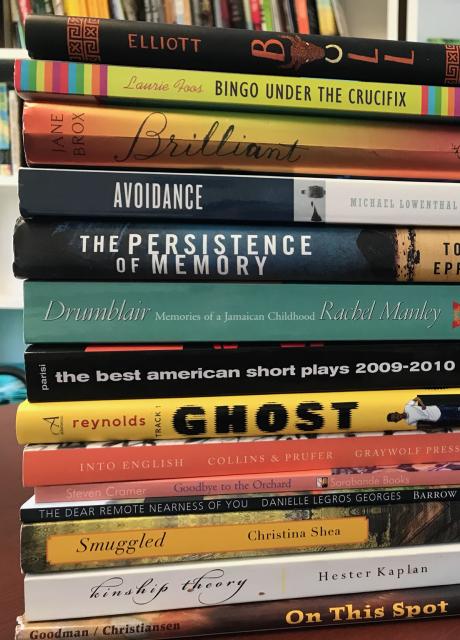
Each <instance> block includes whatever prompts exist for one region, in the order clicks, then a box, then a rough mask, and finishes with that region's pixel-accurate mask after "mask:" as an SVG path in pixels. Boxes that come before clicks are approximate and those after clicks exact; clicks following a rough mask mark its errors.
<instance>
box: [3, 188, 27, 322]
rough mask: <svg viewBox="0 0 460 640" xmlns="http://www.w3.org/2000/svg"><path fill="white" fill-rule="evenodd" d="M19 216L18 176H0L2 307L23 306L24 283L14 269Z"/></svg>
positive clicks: (13, 307) (18, 307) (15, 307)
mask: <svg viewBox="0 0 460 640" xmlns="http://www.w3.org/2000/svg"><path fill="white" fill-rule="evenodd" d="M18 216H19V201H18V178H17V176H0V309H20V308H22V283H21V281H19V280H16V278H15V277H14V276H13V271H12V264H13V229H14V224H15V222H16V219H17V218H18Z"/></svg>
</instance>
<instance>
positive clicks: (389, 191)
mask: <svg viewBox="0 0 460 640" xmlns="http://www.w3.org/2000/svg"><path fill="white" fill-rule="evenodd" d="M293 188H294V221H295V222H327V223H332V224H348V223H349V224H361V223H362V224H388V225H408V226H412V225H414V226H418V227H422V226H428V227H458V226H460V183H459V182H412V181H408V180H402V181H398V180H361V179H353V180H350V179H342V178H338V179H334V178H330V179H327V178H324V179H322V178H294V180H293Z"/></svg>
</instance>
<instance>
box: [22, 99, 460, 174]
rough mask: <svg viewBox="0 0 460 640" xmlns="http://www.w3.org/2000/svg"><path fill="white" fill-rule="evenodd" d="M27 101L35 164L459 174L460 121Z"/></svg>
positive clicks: (29, 151) (28, 143)
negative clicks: (265, 114) (268, 119)
mask: <svg viewBox="0 0 460 640" xmlns="http://www.w3.org/2000/svg"><path fill="white" fill-rule="evenodd" d="M271 124H272V126H270V127H267V125H266V119H265V118H263V117H261V116H260V114H255V113H226V112H210V111H193V110H187V111H181V110H176V109H174V110H173V109H171V110H169V109H168V110H165V111H161V110H158V111H150V110H145V109H126V108H115V107H113V108H108V107H100V106H86V105H76V106H74V105H61V104H48V103H28V104H26V105H25V109H24V146H25V153H26V157H27V161H28V163H29V164H30V165H32V166H34V165H51V166H52V165H59V166H66V165H83V166H94V167H120V168H124V167H137V168H146V169H147V168H164V169H173V168H174V169H191V168H193V169H213V170H215V169H222V170H237V171H238V170H244V171H256V172H258V173H263V172H283V173H290V174H305V173H307V174H325V175H343V174H344V173H345V174H346V175H358V176H376V177H379V178H381V177H393V178H414V179H415V178H419V179H443V180H459V179H460V144H458V127H456V126H450V125H444V124H442V125H438V124H428V123H425V122H424V123H421V124H417V123H406V122H404V123H400V122H383V121H373V120H353V119H339V118H336V119H334V118H319V117H318V118H307V117H303V116H284V115H276V116H275V115H273V116H271Z"/></svg>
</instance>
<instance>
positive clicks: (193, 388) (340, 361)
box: [24, 341, 460, 402]
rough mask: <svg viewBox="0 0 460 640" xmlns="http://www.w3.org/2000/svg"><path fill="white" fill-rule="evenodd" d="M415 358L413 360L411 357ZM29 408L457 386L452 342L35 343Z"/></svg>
mask: <svg viewBox="0 0 460 640" xmlns="http://www.w3.org/2000/svg"><path fill="white" fill-rule="evenodd" d="M414 354H416V355H414ZM24 360H25V367H26V375H27V398H28V400H29V401H30V402H56V401H66V400H71V401H75V400H118V399H120V400H121V399H123V398H148V397H149V396H152V395H155V396H156V397H158V398H168V397H174V396H176V397H180V396H182V394H183V393H184V385H187V392H188V393H189V394H190V395H191V396H219V395H229V394H231V395H237V394H238V393H241V392H242V391H244V393H245V394H250V393H256V394H257V393H259V394H260V393H264V394H267V393H302V392H308V393H310V392H312V391H351V390H355V389H356V390H370V389H404V388H411V387H414V388H416V387H421V388H423V387H428V386H429V385H430V384H432V383H433V377H435V379H436V384H437V385H438V386H439V387H455V386H456V385H457V384H458V383H459V377H460V374H459V371H460V343H457V342H437V341H436V342H428V341H423V342H420V343H406V342H371V343H368V342H348V343H346V342H336V343H333V342H330V343H311V344H310V343H279V344H274V343H268V344H261V343H253V344H250V343H242V344H220V343H218V344H209V343H207V344H201V345H200V344H190V343H185V344H170V345H167V344H165V345H161V344H150V345H148V344H147V345H65V344H63V345H44V346H42V345H33V346H31V347H28V348H27V349H26V351H25V354H24Z"/></svg>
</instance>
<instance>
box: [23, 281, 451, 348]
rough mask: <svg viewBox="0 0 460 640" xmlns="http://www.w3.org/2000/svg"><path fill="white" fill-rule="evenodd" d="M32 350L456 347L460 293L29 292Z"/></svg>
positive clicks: (346, 289) (264, 288)
mask: <svg viewBox="0 0 460 640" xmlns="http://www.w3.org/2000/svg"><path fill="white" fill-rule="evenodd" d="M24 297H25V304H24V327H25V329H24V330H25V342H26V343H29V344H34V343H50V344H51V343H87V342H92V343H101V344H106V343H108V344H114V343H122V344H126V343H140V344H142V343H145V342H152V341H156V342H166V343H171V342H172V343H174V342H176V341H177V340H178V338H180V339H181V340H183V341H185V342H203V341H213V342H214V341H216V342H248V341H250V342H254V341H257V340H261V341H267V342H268V341H277V342H279V341H281V342H285V341H290V342H293V341H297V340H299V341H305V340H314V341H316V340H320V341H323V340H363V339H365V340H368V341H370V340H411V341H412V340H457V339H458V338H459V336H460V332H459V328H460V287H458V286H456V285H453V284H452V285H444V284H436V285H425V284H406V285H404V286H401V285H400V284H395V285H387V284H381V285H379V286H378V287H376V286H375V285H370V284H354V285H347V284H337V285H331V284H285V283H283V284H272V283H261V284H253V283H246V282H245V283H235V284H233V283H228V282H220V283H211V282H192V283H185V282H171V283H168V282H61V281H59V282H58V281H56V282H39V281H36V282H34V281H30V280H28V281H26V282H25V283H24Z"/></svg>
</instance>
